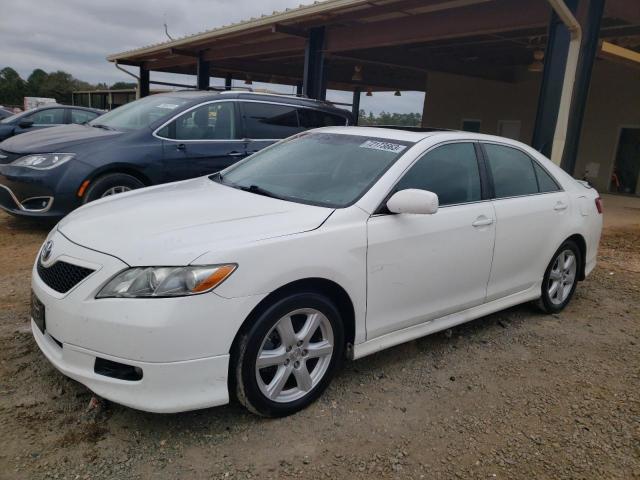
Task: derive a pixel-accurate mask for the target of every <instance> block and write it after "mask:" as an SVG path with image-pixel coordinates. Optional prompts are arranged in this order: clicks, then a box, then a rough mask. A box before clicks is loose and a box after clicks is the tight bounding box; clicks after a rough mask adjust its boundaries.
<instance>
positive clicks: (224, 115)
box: [155, 101, 246, 181]
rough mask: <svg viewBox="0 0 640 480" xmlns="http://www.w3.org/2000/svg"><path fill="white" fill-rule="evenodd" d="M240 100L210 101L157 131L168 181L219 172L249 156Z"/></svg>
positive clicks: (188, 111)
mask: <svg viewBox="0 0 640 480" xmlns="http://www.w3.org/2000/svg"><path fill="white" fill-rule="evenodd" d="M238 125H239V122H238V110H237V106H236V102H230V101H215V102H208V103H205V104H202V105H199V106H197V107H193V108H191V109H189V110H187V111H186V112H185V113H183V114H182V115H180V116H179V117H177V118H176V119H174V120H173V121H171V122H169V123H168V124H167V125H165V126H164V127H162V128H160V129H159V130H158V131H157V132H156V134H155V135H156V136H157V137H159V138H161V139H162V142H163V145H162V148H163V158H164V160H163V162H164V174H165V181H175V180H184V179H187V178H193V177H198V176H202V175H207V174H211V173H215V172H217V171H220V170H222V169H224V168H227V167H228V166H229V165H231V164H233V163H235V162H237V161H238V160H240V159H242V158H244V157H245V156H246V142H244V141H243V140H242V139H240V136H239V128H238Z"/></svg>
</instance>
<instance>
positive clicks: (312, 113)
mask: <svg viewBox="0 0 640 480" xmlns="http://www.w3.org/2000/svg"><path fill="white" fill-rule="evenodd" d="M298 117H299V119H300V126H302V127H303V128H305V129H310V128H320V127H337V126H340V125H346V124H347V119H346V118H345V117H343V116H341V115H335V114H333V113H327V112H322V111H320V110H313V109H311V108H300V109H298Z"/></svg>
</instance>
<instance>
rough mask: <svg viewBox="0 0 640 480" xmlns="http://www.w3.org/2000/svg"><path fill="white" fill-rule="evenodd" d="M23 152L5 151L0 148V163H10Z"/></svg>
mask: <svg viewBox="0 0 640 480" xmlns="http://www.w3.org/2000/svg"><path fill="white" fill-rule="evenodd" d="M23 155H24V154H22V153H13V152H7V151H6V150H0V165H6V164H7V163H11V162H13V161H14V160H17V159H18V158H20V157H22V156H23Z"/></svg>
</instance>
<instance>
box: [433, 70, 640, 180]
mask: <svg viewBox="0 0 640 480" xmlns="http://www.w3.org/2000/svg"><path fill="white" fill-rule="evenodd" d="M541 79H542V76H541V74H534V73H529V72H526V73H525V74H523V78H522V79H521V80H520V81H519V82H517V83H506V82H498V81H491V80H483V79H478V78H473V77H464V76H460V75H451V74H446V73H437V72H434V73H430V74H429V78H428V82H427V94H426V96H425V111H424V120H423V124H424V125H425V126H431V127H441V128H451V129H460V128H462V122H463V120H464V119H469V120H480V122H481V127H480V131H481V132H482V133H488V134H492V135H499V134H500V133H501V132H500V131H499V125H500V122H501V121H520V122H521V126H520V135H519V138H518V139H519V140H520V141H522V142H524V143H527V144H530V143H531V139H532V136H533V128H534V122H535V116H536V109H537V102H538V94H539V90H540V82H541ZM634 125H635V126H638V127H640V69H634V68H631V67H628V66H624V65H621V64H617V63H612V62H610V61H605V60H598V61H597V62H596V63H595V65H594V70H593V76H592V80H591V87H590V90H589V98H588V101H587V108H586V110H585V118H584V123H583V129H582V135H581V140H580V147H579V149H578V160H577V163H576V169H575V172H574V175H575V176H576V177H577V178H582V177H583V176H585V170H586V169H587V166H589V168H590V169H591V174H589V172H587V178H588V179H589V181H590V182H591V183H592V184H593V185H594V186H595V187H596V188H597V189H598V190H599V191H601V192H606V191H608V188H609V179H610V178H611V172H612V170H613V165H614V161H615V154H616V148H617V143H618V136H619V133H620V128H621V127H623V126H634ZM639 161H640V159H639ZM638 192H640V188H639V189H638Z"/></svg>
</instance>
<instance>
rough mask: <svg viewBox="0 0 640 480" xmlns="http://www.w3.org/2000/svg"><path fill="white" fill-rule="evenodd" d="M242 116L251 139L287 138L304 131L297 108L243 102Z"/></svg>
mask: <svg viewBox="0 0 640 480" xmlns="http://www.w3.org/2000/svg"><path fill="white" fill-rule="evenodd" d="M242 116H243V118H244V129H245V136H246V137H247V138H251V139H261V138H262V139H271V138H286V137H288V136H290V135H293V134H295V133H298V132H301V131H302V130H304V128H301V127H300V124H299V122H298V112H297V110H296V108H295V107H289V106H286V105H273V104H270V103H259V102H243V103H242Z"/></svg>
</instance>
